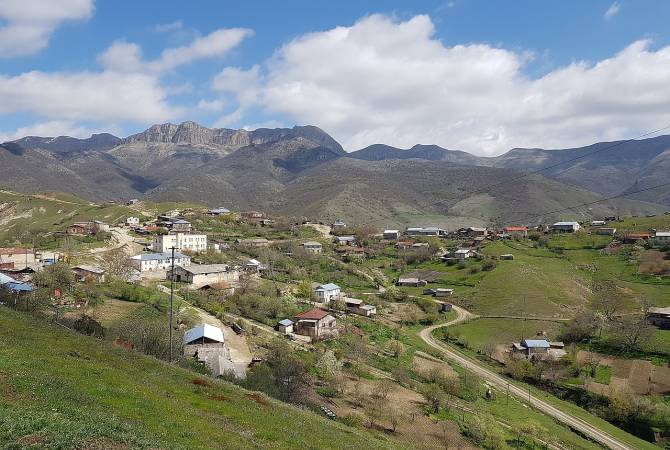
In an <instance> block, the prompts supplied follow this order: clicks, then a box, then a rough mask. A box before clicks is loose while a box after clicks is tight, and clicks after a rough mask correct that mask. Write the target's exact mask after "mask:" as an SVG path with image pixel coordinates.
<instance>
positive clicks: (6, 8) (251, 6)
mask: <svg viewBox="0 0 670 450" xmlns="http://www.w3.org/2000/svg"><path fill="white" fill-rule="evenodd" d="M49 3H51V4H53V2H50V1H49V0H22V1H19V0H0V138H4V139H10V138H16V137H19V136H20V135H22V134H47V133H48V134H73V135H80V136H83V135H86V134H89V133H90V132H97V131H105V130H109V131H112V132H114V133H116V134H119V135H127V134H129V133H132V132H136V131H140V130H142V129H145V128H146V127H147V126H149V125H151V124H152V123H157V122H164V121H172V122H180V121H183V120H195V121H198V122H200V123H202V124H203V125H206V126H225V127H231V128H239V127H255V126H292V125H294V124H305V123H310V124H314V125H317V126H321V127H322V128H324V129H325V130H326V131H328V132H330V133H331V134H333V136H334V137H335V138H336V139H338V140H339V141H341V142H342V143H343V144H344V145H345V147H346V148H347V149H348V150H354V149H357V148H360V147H362V146H364V145H369V144H371V143H375V142H383V143H388V144H392V145H398V146H403V147H409V146H411V145H413V144H415V143H424V144H425V143H437V144H439V145H442V146H445V147H450V148H461V149H465V150H469V151H473V152H476V153H480V154H496V153H500V152H502V151H504V150H506V149H508V148H512V147H515V146H543V147H562V146H570V145H580V144H588V143H590V142H593V141H596V140H602V139H617V138H624V137H631V136H632V135H635V134H638V133H641V132H644V131H648V130H650V129H654V128H657V127H659V126H663V125H666V124H667V123H670V114H669V113H668V111H667V108H666V107H665V105H667V104H668V100H670V88H668V87H664V86H663V85H664V84H669V83H667V82H664V80H667V79H670V78H668V77H667V76H668V75H670V57H669V55H670V47H668V46H670V27H668V26H667V23H668V19H670V2H667V1H663V0H658V1H651V0H649V1H643V2H634V1H632V0H621V1H618V2H613V1H589V2H583V1H529V0H528V1H515V2H485V1H474V0H454V1H416V2H406V1H405V2H400V1H383V2H382V1H349V2H346V1H338V2H333V1H329V2H325V1H323V2H319V1H286V2H274V1H266V2H261V1H246V2H223V1H205V0H195V1H189V2H183V1H182V2H179V1H169V0H164V1H141V2H138V1H129V0H115V1H112V0H98V1H96V2H93V0H62V1H61V2H58V3H59V5H60V6H61V9H60V10H54V11H50V9H49V8H48V7H46V6H47V5H48V4H49ZM337 27H339V28H337ZM35 30H37V31H35ZM231 30H232V31H231ZM217 32H218V34H217ZM208 37H209V38H210V39H209V40H208V41H206V42H205V41H202V40H203V39H207V38H208ZM199 40H201V41H202V42H200V43H201V44H202V45H203V46H204V45H206V49H205V50H202V48H205V47H198V45H199V44H197V43H198V42H199ZM3 41H4V44H3V43H2V42H3ZM110 48H111V49H114V50H115V51H114V52H111V51H109V50H110ZM175 48H177V49H178V48H181V50H178V51H176V52H171V51H170V50H169V49H175ZM198 48H200V49H201V50H198ZM166 50H167V55H166V56H165V57H163V58H161V54H162V53H163V52H164V51H166ZM105 54H107V56H106V57H104V56H103V55H105ZM138 55H141V56H138ZM175 58H177V59H178V60H175ZM3 97H4V101H3ZM119 103H121V104H119ZM3 104H4V106H3Z"/></svg>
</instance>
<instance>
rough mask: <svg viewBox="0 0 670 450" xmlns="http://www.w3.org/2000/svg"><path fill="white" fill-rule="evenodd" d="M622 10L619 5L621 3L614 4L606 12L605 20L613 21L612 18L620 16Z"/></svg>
mask: <svg viewBox="0 0 670 450" xmlns="http://www.w3.org/2000/svg"><path fill="white" fill-rule="evenodd" d="M620 10H621V5H619V2H614V3H612V4H611V5H610V7H609V8H607V11H605V14H604V17H605V19H611V18H612V17H614V16H616V15H617V14H619V11H620Z"/></svg>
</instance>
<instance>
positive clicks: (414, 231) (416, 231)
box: [405, 227, 423, 236]
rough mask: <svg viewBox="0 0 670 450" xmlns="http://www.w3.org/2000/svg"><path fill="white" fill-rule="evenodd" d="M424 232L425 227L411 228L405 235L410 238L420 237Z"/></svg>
mask: <svg viewBox="0 0 670 450" xmlns="http://www.w3.org/2000/svg"><path fill="white" fill-rule="evenodd" d="M422 231H423V227H409V228H407V229H406V230H405V234H406V235H408V236H419V235H420V234H421V232H422Z"/></svg>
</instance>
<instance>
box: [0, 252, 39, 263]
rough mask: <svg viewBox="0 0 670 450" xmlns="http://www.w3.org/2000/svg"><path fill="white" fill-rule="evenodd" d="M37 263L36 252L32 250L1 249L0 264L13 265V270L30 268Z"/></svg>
mask: <svg viewBox="0 0 670 450" xmlns="http://www.w3.org/2000/svg"><path fill="white" fill-rule="evenodd" d="M35 262H36V260H35V252H34V251H33V250H31V249H28V248H19V247H5V248H0V263H2V264H7V263H13V264H12V268H14V267H24V266H25V267H28V266H31V265H34V264H35Z"/></svg>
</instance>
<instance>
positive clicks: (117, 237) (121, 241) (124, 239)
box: [82, 227, 135, 255]
mask: <svg viewBox="0 0 670 450" xmlns="http://www.w3.org/2000/svg"><path fill="white" fill-rule="evenodd" d="M109 232H110V233H112V239H111V240H110V242H109V243H108V244H107V245H105V246H104V247H96V248H92V249H90V250H86V251H84V252H82V253H83V254H88V255H96V254H99V253H105V252H109V251H111V250H117V249H123V248H128V247H129V248H131V249H132V247H131V246H132V244H133V243H134V242H135V240H134V238H133V237H132V236H131V235H130V232H129V230H128V229H127V228H119V227H110V228H109Z"/></svg>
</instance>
